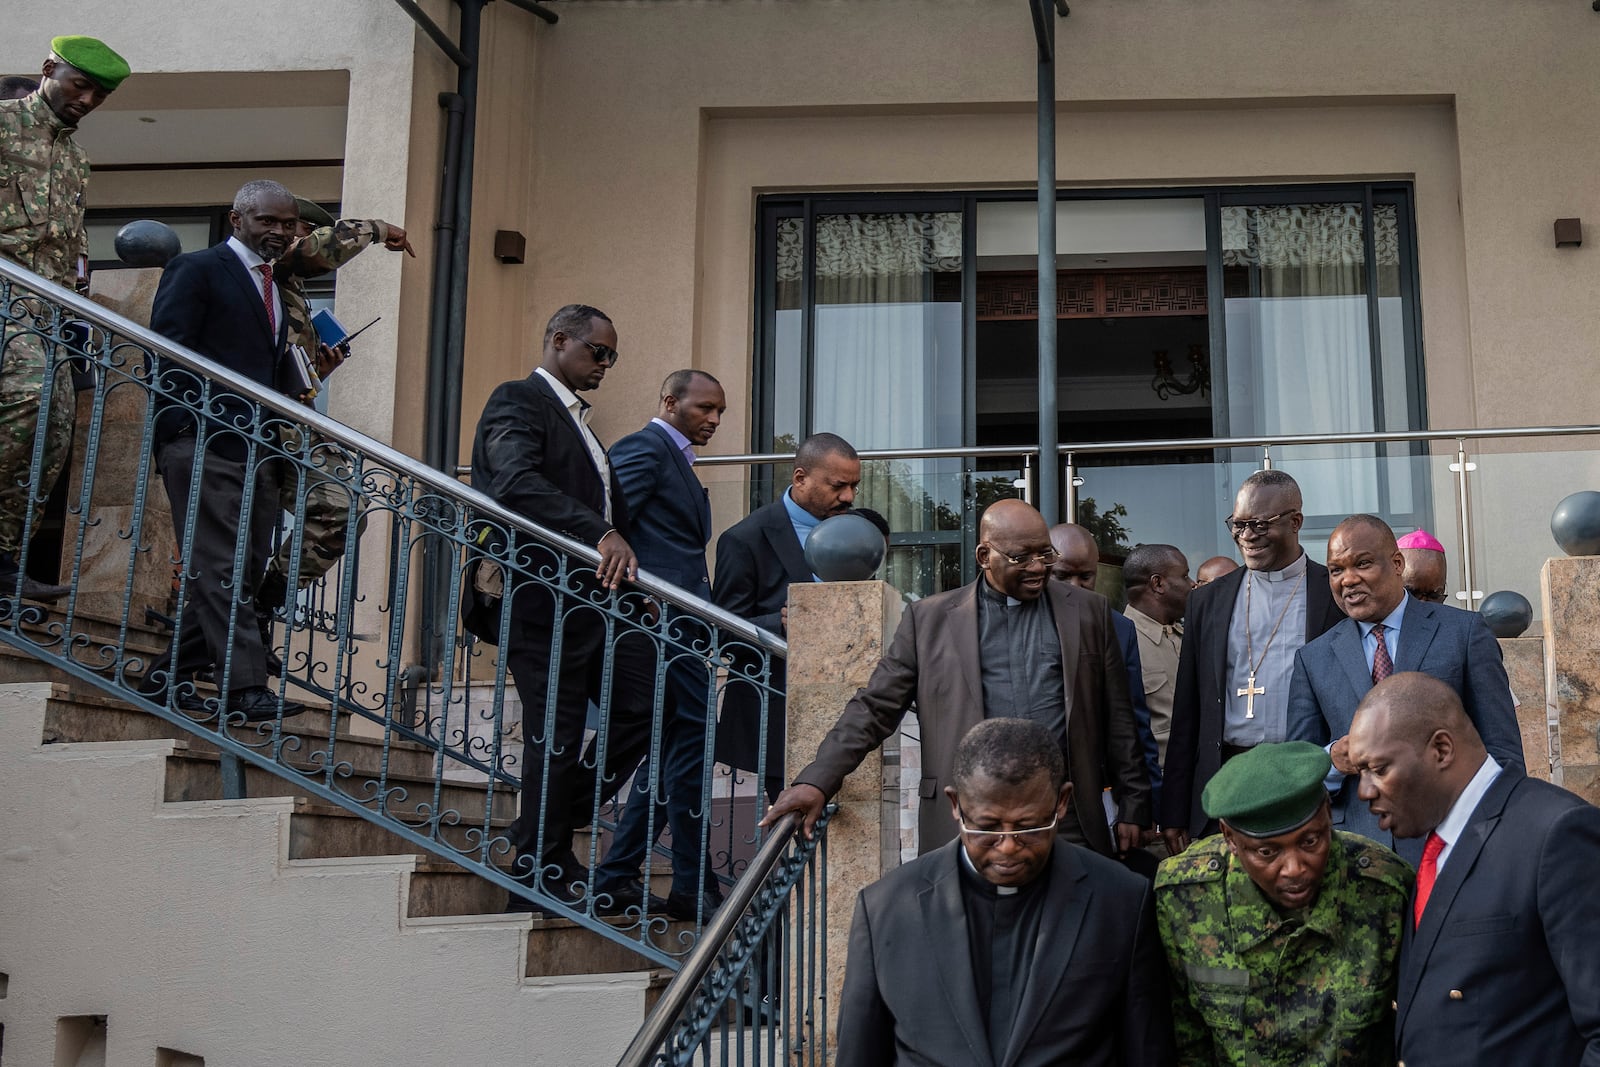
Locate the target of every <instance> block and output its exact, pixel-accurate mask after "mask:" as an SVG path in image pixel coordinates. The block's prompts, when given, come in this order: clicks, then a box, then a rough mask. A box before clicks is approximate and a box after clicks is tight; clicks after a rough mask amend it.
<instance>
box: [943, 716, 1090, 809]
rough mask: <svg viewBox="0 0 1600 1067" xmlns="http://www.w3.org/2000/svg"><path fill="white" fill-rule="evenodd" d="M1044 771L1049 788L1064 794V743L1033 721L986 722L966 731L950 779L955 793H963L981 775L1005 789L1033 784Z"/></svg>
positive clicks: (1065, 771) (1065, 775)
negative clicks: (1062, 754) (1062, 744)
mask: <svg viewBox="0 0 1600 1067" xmlns="http://www.w3.org/2000/svg"><path fill="white" fill-rule="evenodd" d="M1041 771H1043V772H1045V773H1046V774H1048V775H1049V777H1050V788H1051V789H1052V790H1054V791H1056V792H1060V791H1061V785H1062V783H1063V782H1065V781H1066V779H1067V769H1066V762H1065V760H1063V758H1062V756H1061V742H1059V741H1057V740H1056V735H1055V734H1054V733H1052V732H1051V731H1050V730H1049V729H1048V728H1046V727H1045V726H1044V725H1043V724H1042V723H1037V722H1034V721H1033V720H1032V719H985V720H983V721H982V722H980V723H979V724H978V725H976V726H974V727H973V728H972V729H970V730H968V731H967V736H965V737H963V738H962V739H961V743H960V744H959V745H957V746H956V758H955V767H954V769H953V770H952V771H951V774H950V779H951V782H952V783H953V784H954V785H955V787H956V791H957V792H960V791H962V790H964V789H965V788H966V787H967V785H968V784H969V783H970V782H971V781H972V780H973V779H974V778H976V777H978V776H979V775H980V774H981V775H983V776H985V777H987V778H992V779H994V780H995V781H997V782H1004V783H1005V784H1006V785H1021V784H1022V783H1024V782H1031V781H1033V779H1034V778H1035V777H1037V776H1038V774H1039V773H1040V772H1041Z"/></svg>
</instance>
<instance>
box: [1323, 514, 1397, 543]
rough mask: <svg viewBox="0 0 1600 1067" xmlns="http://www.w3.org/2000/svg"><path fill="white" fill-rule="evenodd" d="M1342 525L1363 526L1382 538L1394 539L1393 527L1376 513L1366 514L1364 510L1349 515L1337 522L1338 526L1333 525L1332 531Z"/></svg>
mask: <svg viewBox="0 0 1600 1067" xmlns="http://www.w3.org/2000/svg"><path fill="white" fill-rule="evenodd" d="M1343 526H1365V527H1366V528H1367V529H1369V530H1374V531H1376V532H1377V533H1378V534H1379V535H1380V536H1382V537H1383V538H1384V540H1386V541H1388V542H1391V543H1392V542H1393V541H1394V527H1392V526H1390V525H1389V524H1388V523H1386V522H1384V521H1383V520H1382V519H1380V518H1378V516H1376V515H1368V514H1365V513H1364V512H1363V513H1359V514H1356V515H1351V516H1350V517H1349V518H1347V519H1345V520H1344V521H1343V522H1341V523H1339V526H1336V527H1334V533H1338V532H1339V527H1343Z"/></svg>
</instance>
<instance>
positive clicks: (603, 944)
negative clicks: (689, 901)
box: [528, 915, 694, 975]
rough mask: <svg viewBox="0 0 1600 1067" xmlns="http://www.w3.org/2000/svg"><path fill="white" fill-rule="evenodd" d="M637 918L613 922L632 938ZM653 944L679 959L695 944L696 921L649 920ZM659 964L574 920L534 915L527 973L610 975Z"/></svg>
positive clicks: (529, 942) (649, 967) (529, 936)
mask: <svg viewBox="0 0 1600 1067" xmlns="http://www.w3.org/2000/svg"><path fill="white" fill-rule="evenodd" d="M637 922H638V919H637V918H626V917H623V918H618V919H616V920H614V924H615V925H617V926H619V927H621V928H623V929H624V931H625V932H626V933H627V934H628V935H629V936H632V937H637V936H639V932H638V930H637V929H634V928H633V927H634V926H635V925H636V924H637ZM647 936H648V937H649V940H650V942H651V943H652V944H654V945H656V946H657V947H659V948H661V949H663V950H665V951H668V952H671V953H672V954H674V955H675V956H677V957H679V958H684V957H687V955H688V954H689V951H690V950H691V949H692V948H693V947H694V923H691V922H671V921H669V920H667V919H666V918H665V917H662V918H656V917H655V916H652V917H651V919H650V930H649V932H648V934H647ZM657 966H659V965H658V964H656V963H655V962H654V961H653V960H651V959H650V957H648V956H644V955H641V954H639V953H637V952H634V951H632V950H631V949H629V948H627V947H625V946H623V945H619V944H618V943H617V942H615V941H612V940H611V939H610V938H607V937H602V936H601V935H600V934H597V933H595V932H594V931H593V930H590V929H588V928H586V927H584V926H580V925H579V924H578V923H576V922H573V921H572V920H571V919H558V918H555V917H550V916H542V915H535V916H534V917H533V930H532V932H531V933H530V934H529V935H528V974H530V975H559V974H610V973H614V972H617V971H640V970H646V969H652V968H655V967H657Z"/></svg>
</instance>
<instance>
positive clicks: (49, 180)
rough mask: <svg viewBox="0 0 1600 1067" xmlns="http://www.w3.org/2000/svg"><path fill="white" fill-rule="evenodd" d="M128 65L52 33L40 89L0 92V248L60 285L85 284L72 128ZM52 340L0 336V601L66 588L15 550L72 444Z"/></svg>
mask: <svg viewBox="0 0 1600 1067" xmlns="http://www.w3.org/2000/svg"><path fill="white" fill-rule="evenodd" d="M128 73H129V71H128V63H127V60H125V59H123V58H122V57H121V56H119V55H117V53H115V52H113V51H112V50H111V49H110V48H108V47H106V45H105V44H104V43H103V42H101V41H97V40H95V39H94V38H93V37H57V38H55V39H54V40H53V41H51V42H50V55H49V57H48V58H47V59H45V61H44V67H43V69H42V74H41V77H40V82H39V88H38V89H37V90H36V91H35V92H33V93H30V94H28V95H27V96H24V97H22V98H21V99H19V100H0V257H4V258H5V259H8V260H10V261H11V262H12V263H15V264H17V265H18V266H21V267H23V268H25V269H27V270H30V271H33V272H34V273H35V274H38V275H41V276H42V277H44V278H45V279H47V280H49V281H52V282H55V283H56V284H57V285H63V286H66V287H67V288H69V289H84V288H86V287H87V286H88V281H89V238H88V235H87V233H86V232H85V231H84V227H83V214H84V196H83V194H84V187H85V186H86V185H87V184H88V181H89V157H88V155H87V153H85V152H84V150H83V149H82V148H81V147H79V145H78V143H77V142H76V141H75V140H73V137H72V135H73V132H74V131H75V130H76V129H77V128H78V123H79V122H81V121H83V119H84V117H85V116H86V115H88V114H89V112H91V111H93V110H94V109H95V108H97V107H99V106H100V105H101V104H103V103H104V102H105V100H106V97H108V96H110V95H111V92H112V90H114V89H115V88H116V87H117V86H119V85H121V84H122V81H123V79H125V78H126V77H127V76H128ZM53 347H54V346H53V345H52V344H51V343H49V342H48V341H47V340H46V339H44V338H41V337H38V336H36V335H33V334H28V333H22V332H18V331H7V332H6V335H5V336H4V338H3V339H0V601H5V600H7V599H8V598H10V597H11V596H12V595H14V594H15V593H17V592H19V591H20V592H21V595H22V597H23V598H24V599H27V600H45V601H49V600H58V599H60V598H61V597H63V596H65V595H66V594H67V592H68V589H67V587H66V586H63V585H47V584H45V583H43V582H37V581H34V580H33V579H31V578H29V577H27V576H26V575H20V576H19V573H18V568H19V564H18V559H17V557H18V554H19V553H20V552H21V550H22V538H23V533H24V530H25V529H26V519H27V517H28V515H29V513H30V511H31V512H32V516H33V523H34V525H35V526H36V525H37V524H38V521H39V518H40V516H41V515H42V513H43V511H44V502H45V501H46V500H47V499H48V498H49V496H50V490H51V489H52V488H53V487H54V486H55V482H56V479H57V478H58V477H60V475H61V468H62V467H63V466H64V465H65V464H66V461H67V453H68V451H69V450H70V449H71V447H72V420H73V415H74V411H75V408H76V406H77V398H76V396H75V394H74V393H73V391H72V382H71V379H70V377H69V376H67V375H64V374H63V375H61V376H60V377H59V378H57V377H56V370H57V369H58V366H59V364H58V363H57V362H56V361H55V360H53V359H52V354H51V350H52V348H53ZM47 397H48V400H47V399H46V398H47ZM46 403H48V405H49V406H48V408H46V407H45V405H46ZM43 411H48V416H47V418H46V420H45V431H44V440H43V446H44V447H43V456H42V463H41V465H40V468H39V478H38V484H37V485H33V486H31V487H30V484H29V483H30V481H31V472H32V468H33V458H34V452H35V442H36V440H37V439H38V436H37V435H38V429H39V421H40V414H41V412H43ZM19 579H20V581H19ZM5 613H6V612H5V609H4V608H0V614H5Z"/></svg>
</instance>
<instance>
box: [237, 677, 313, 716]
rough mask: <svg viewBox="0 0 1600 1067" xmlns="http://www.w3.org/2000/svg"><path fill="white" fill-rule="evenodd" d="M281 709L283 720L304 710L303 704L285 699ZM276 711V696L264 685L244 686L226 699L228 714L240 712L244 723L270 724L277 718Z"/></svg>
mask: <svg viewBox="0 0 1600 1067" xmlns="http://www.w3.org/2000/svg"><path fill="white" fill-rule="evenodd" d="M282 707H283V717H284V718H285V719H287V718H289V717H290V716H291V715H298V714H300V713H301V712H302V711H305V710H306V706H305V705H304V704H301V703H298V702H296V701H293V700H287V699H286V700H284V701H283V705H282ZM278 709H279V703H278V694H276V693H274V692H273V691H272V690H270V689H268V688H267V687H266V686H264V685H251V686H246V687H245V688H243V689H241V690H239V691H238V692H237V693H234V694H233V695H232V696H230V697H229V698H228V713H229V714H230V715H232V714H236V713H240V712H242V713H243V714H244V721H245V722H271V721H272V720H273V719H276V718H277V717H278V713H279V711H278Z"/></svg>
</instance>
